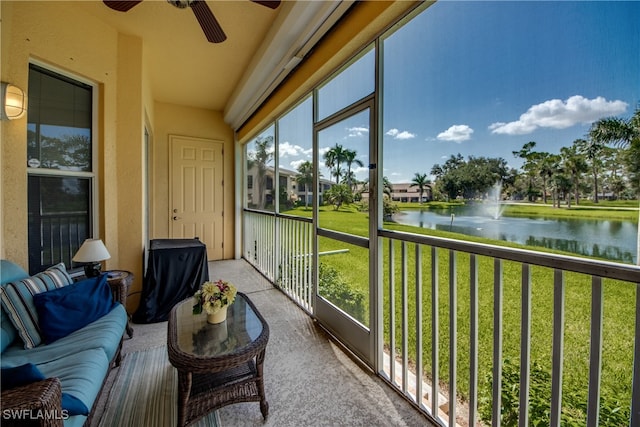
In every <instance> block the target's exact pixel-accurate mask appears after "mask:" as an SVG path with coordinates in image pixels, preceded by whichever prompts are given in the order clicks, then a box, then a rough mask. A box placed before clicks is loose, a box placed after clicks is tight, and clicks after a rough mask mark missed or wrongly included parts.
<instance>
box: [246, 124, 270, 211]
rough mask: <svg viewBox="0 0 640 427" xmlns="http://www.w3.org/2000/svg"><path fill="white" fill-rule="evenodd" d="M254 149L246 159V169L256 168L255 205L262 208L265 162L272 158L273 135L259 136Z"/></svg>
mask: <svg viewBox="0 0 640 427" xmlns="http://www.w3.org/2000/svg"><path fill="white" fill-rule="evenodd" d="M255 144H256V150H255V152H254V153H252V154H251V155H250V156H249V159H248V160H247V169H249V170H250V169H251V168H252V167H255V168H256V182H255V183H254V190H255V191H256V193H257V196H256V199H257V202H258V203H257V206H258V208H260V209H264V207H265V204H266V195H267V191H266V190H267V186H266V176H267V164H268V163H269V162H270V161H271V159H273V150H271V145H272V144H273V137H272V136H266V137H259V138H257V139H256V142H255Z"/></svg>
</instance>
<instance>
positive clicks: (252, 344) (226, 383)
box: [167, 292, 269, 427]
mask: <svg viewBox="0 0 640 427" xmlns="http://www.w3.org/2000/svg"><path fill="white" fill-rule="evenodd" d="M192 307H193V299H191V298H190V299H187V300H184V301H183V302H181V303H180V304H178V305H176V306H175V307H174V308H173V309H172V310H171V314H170V315H169V330H168V338H167V341H168V345H167V347H168V351H169V361H170V362H171V364H172V365H173V366H175V367H176V368H177V369H178V389H179V390H178V426H180V427H182V426H186V425H189V424H191V423H193V422H194V421H197V420H198V419H200V418H202V417H203V416H204V415H206V414H208V413H210V412H211V411H214V410H216V409H218V408H221V407H223V406H225V405H229V404H232V403H239V402H260V412H262V416H263V418H264V419H265V420H266V419H267V415H268V413H269V404H268V403H267V400H266V398H265V394H264V380H263V363H264V355H265V348H266V346H267V341H268V340H269V326H268V325H267V322H266V321H265V320H264V318H263V317H262V315H261V314H260V313H259V312H258V310H257V309H256V307H255V306H254V305H253V303H252V302H251V300H249V298H248V297H247V296H246V295H244V294H243V293H241V292H238V294H237V296H236V300H235V302H234V303H233V304H232V305H231V306H229V308H228V313H227V320H226V321H225V322H223V323H220V324H216V325H210V324H208V323H207V316H206V314H200V315H193V314H192Z"/></svg>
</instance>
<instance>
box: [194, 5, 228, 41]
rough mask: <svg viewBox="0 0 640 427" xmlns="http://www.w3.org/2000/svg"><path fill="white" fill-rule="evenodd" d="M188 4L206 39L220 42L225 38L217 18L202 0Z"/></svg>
mask: <svg viewBox="0 0 640 427" xmlns="http://www.w3.org/2000/svg"><path fill="white" fill-rule="evenodd" d="M190 6H191V10H193V14H194V15H195V16H196V19H197V20H198V23H199V24H200V26H201V27H202V31H204V35H205V36H206V37H207V40H209V41H210V42H211V43H221V42H223V41H225V40H226V39H227V36H226V34H225V33H224V31H222V27H221V26H220V24H219V23H218V20H217V19H216V17H215V16H213V12H211V9H209V6H207V3H206V2H205V1H204V0H195V1H194V2H193V3H191V4H190Z"/></svg>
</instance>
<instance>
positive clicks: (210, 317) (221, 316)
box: [207, 306, 228, 324]
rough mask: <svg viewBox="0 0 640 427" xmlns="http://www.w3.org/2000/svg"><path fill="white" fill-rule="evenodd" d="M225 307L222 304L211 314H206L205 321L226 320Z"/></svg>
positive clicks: (219, 321)
mask: <svg viewBox="0 0 640 427" xmlns="http://www.w3.org/2000/svg"><path fill="white" fill-rule="evenodd" d="M227 307H228V306H224V307H222V308H221V309H220V310H218V311H216V312H215V313H213V314H207V323H212V324H216V323H222V322H224V321H225V320H227Z"/></svg>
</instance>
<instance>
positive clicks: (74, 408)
mask: <svg viewBox="0 0 640 427" xmlns="http://www.w3.org/2000/svg"><path fill="white" fill-rule="evenodd" d="M62 409H64V410H66V411H67V414H69V415H89V409H88V408H87V405H85V404H84V403H82V401H81V400H80V399H78V398H77V397H75V396H71V395H70V394H68V393H62Z"/></svg>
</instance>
